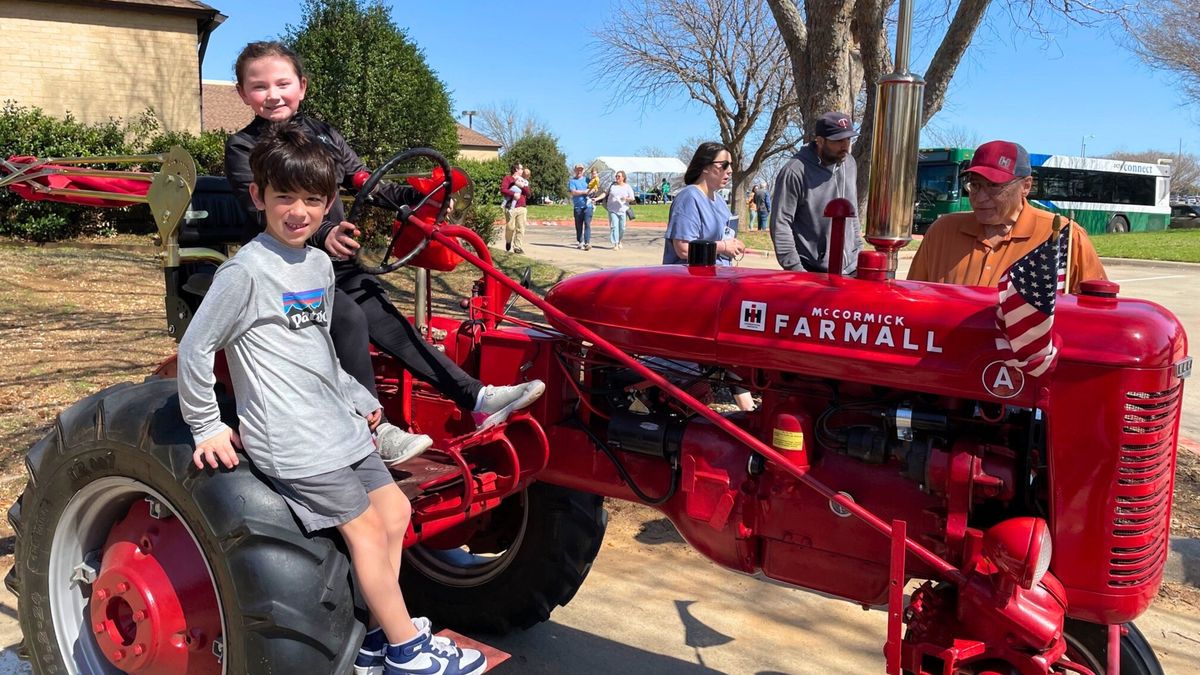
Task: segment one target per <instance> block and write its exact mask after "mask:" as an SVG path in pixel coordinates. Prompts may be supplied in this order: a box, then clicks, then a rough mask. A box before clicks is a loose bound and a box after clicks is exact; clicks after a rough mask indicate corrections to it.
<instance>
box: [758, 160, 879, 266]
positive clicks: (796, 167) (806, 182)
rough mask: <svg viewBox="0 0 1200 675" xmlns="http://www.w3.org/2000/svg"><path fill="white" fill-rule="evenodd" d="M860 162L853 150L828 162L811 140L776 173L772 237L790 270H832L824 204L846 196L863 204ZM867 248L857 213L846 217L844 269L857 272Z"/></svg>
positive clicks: (855, 204)
mask: <svg viewBox="0 0 1200 675" xmlns="http://www.w3.org/2000/svg"><path fill="white" fill-rule="evenodd" d="M857 181H858V165H857V164H855V163H854V157H853V156H847V157H846V159H845V160H844V161H842V162H840V163H838V164H833V165H830V166H826V165H824V164H822V163H821V160H820V158H819V157H818V156H817V148H816V145H815V144H814V143H809V144H808V145H805V146H804V147H803V148H801V149H800V152H798V153H796V156H795V157H793V158H792V159H791V160H789V161H788V163H787V164H785V165H784V167H783V169H782V170H781V171H780V172H779V176H778V177H776V179H775V191H774V194H773V195H772V199H771V201H772V202H774V207H773V208H772V209H771V240H772V241H773V242H774V243H775V257H776V258H777V259H778V260H779V265H780V266H781V267H783V269H785V270H801V269H804V270H807V271H809V272H827V271H828V270H829V255H828V252H829V251H828V249H829V232H830V229H831V227H830V222H829V218H826V217H825V205H826V204H828V203H829V201H830V200H831V199H834V198H836V197H841V198H843V199H848V200H850V203H851V204H854V206H855V208H858V187H857ZM861 250H862V233H861V231H860V227H859V222H858V218H848V219H847V220H846V238H845V240H844V242H843V250H842V271H843V272H844V273H845V274H853V273H854V271H855V270H856V269H857V268H858V252H859V251H861Z"/></svg>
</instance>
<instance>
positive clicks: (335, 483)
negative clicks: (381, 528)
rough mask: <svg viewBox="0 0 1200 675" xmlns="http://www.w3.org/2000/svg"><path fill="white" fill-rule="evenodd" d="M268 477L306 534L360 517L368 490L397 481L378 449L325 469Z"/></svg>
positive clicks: (364, 506) (372, 490)
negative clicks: (295, 475)
mask: <svg viewBox="0 0 1200 675" xmlns="http://www.w3.org/2000/svg"><path fill="white" fill-rule="evenodd" d="M271 480H272V482H274V483H275V489H276V490H277V491H278V492H279V495H280V496H281V497H283V500H284V501H285V502H287V505H288V506H289V507H290V508H291V509H292V513H295V514H296V518H298V519H299V520H300V524H301V525H303V526H304V530H305V531H306V532H308V533H309V534H311V533H313V532H316V531H317V530H323V529H325V528H327V527H337V526H338V525H344V524H346V523H348V522H350V521H351V520H354V519H355V518H357V517H359V516H360V515H362V513H363V512H364V511H366V510H367V507H368V506H370V504H371V500H370V499H369V498H368V497H367V494H368V493H371V492H374V491H375V490H378V489H379V488H381V487H383V486H385V485H387V484H388V483H394V482H395V481H396V479H394V478H392V474H391V472H389V471H388V469H387V467H386V466H384V464H383V459H381V458H380V457H379V453H378V452H372V453H371V454H369V455H367V456H366V457H364V458H362V459H360V460H359V461H357V462H355V463H354V464H351V465H350V466H344V467H342V468H340V469H334V470H333V471H330V472H328V473H321V474H317V475H315V476H309V477H308V478H289V479H287V480H280V479H278V478H272V479H271Z"/></svg>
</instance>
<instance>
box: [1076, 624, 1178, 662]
mask: <svg viewBox="0 0 1200 675" xmlns="http://www.w3.org/2000/svg"><path fill="white" fill-rule="evenodd" d="M1123 628H1124V629H1125V634H1124V635H1122V636H1121V675H1163V669H1162V666H1161V665H1160V664H1159V662H1158V657H1157V656H1155V655H1154V648H1153V647H1151V646H1150V643H1149V642H1148V641H1147V640H1146V636H1144V635H1142V632H1141V631H1140V630H1138V629H1137V626H1135V625H1133V624H1132V623H1127V624H1125V625H1124V626H1123ZM1063 633H1064V635H1065V636H1066V639H1067V655H1066V656H1067V658H1068V659H1070V660H1071V661H1073V662H1075V663H1078V664H1079V665H1082V666H1087V667H1088V668H1089V669H1090V670H1091V671H1092V672H1094V673H1096V674H1097V675H1103V674H1104V673H1107V672H1108V627H1107V626H1101V625H1099V624H1094V623H1088V622H1086V621H1077V620H1075V619H1067V623H1066V625H1065V626H1064V627H1063Z"/></svg>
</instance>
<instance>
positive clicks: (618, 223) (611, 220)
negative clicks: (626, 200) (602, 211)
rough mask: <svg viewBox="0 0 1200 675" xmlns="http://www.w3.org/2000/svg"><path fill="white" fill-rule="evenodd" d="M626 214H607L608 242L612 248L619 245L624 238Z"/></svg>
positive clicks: (610, 212)
mask: <svg viewBox="0 0 1200 675" xmlns="http://www.w3.org/2000/svg"><path fill="white" fill-rule="evenodd" d="M625 222H626V214H624V213H613V212H612V211H609V212H608V240H609V242H611V243H612V245H613V246H616V245H617V244H619V243H621V239H623V238H624V237H625Z"/></svg>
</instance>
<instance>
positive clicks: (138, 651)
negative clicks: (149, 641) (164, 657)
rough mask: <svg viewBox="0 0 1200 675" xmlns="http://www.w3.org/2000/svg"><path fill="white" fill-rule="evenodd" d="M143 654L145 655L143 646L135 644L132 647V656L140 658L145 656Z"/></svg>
mask: <svg viewBox="0 0 1200 675" xmlns="http://www.w3.org/2000/svg"><path fill="white" fill-rule="evenodd" d="M145 653H146V647H145V645H141V644H136V645H134V646H133V655H134V656H141V655H142V654H145Z"/></svg>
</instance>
